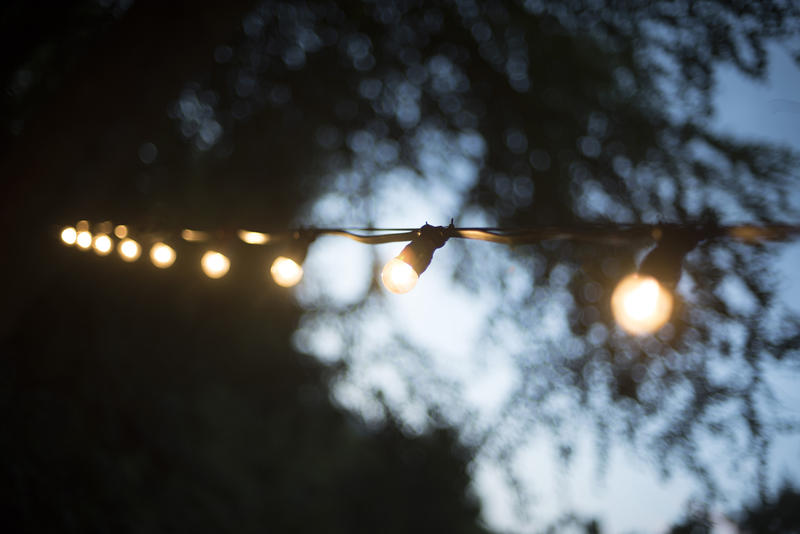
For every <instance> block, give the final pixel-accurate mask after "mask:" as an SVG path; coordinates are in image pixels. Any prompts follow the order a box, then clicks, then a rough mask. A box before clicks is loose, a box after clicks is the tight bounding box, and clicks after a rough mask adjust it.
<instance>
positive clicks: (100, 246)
mask: <svg viewBox="0 0 800 534" xmlns="http://www.w3.org/2000/svg"><path fill="white" fill-rule="evenodd" d="M92 247H94V251H95V252H96V253H97V254H99V255H100V256H106V255H107V254H108V253H109V252H111V249H112V248H113V247H114V243H113V242H112V241H111V238H110V237H108V236H107V235H106V234H97V235H96V236H94V240H93V242H92Z"/></svg>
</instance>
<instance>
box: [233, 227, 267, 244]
mask: <svg viewBox="0 0 800 534" xmlns="http://www.w3.org/2000/svg"><path fill="white" fill-rule="evenodd" d="M237 234H238V235H239V239H241V240H242V241H244V242H245V243H247V244H249V245H263V244H265V243H267V242H269V234H264V233H262V232H251V231H249V230H239V231H238V232H237Z"/></svg>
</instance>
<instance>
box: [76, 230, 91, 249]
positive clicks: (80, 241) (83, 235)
mask: <svg viewBox="0 0 800 534" xmlns="http://www.w3.org/2000/svg"><path fill="white" fill-rule="evenodd" d="M75 243H76V244H77V245H78V248H81V249H83V250H88V249H89V247H91V246H92V233H91V232H89V231H88V230H80V231H79V232H78V234H77V235H76V236H75Z"/></svg>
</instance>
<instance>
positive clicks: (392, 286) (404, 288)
mask: <svg viewBox="0 0 800 534" xmlns="http://www.w3.org/2000/svg"><path fill="white" fill-rule="evenodd" d="M418 279H419V275H418V274H417V271H415V270H414V268H413V267H411V266H410V265H409V264H407V263H406V262H404V261H403V260H401V259H400V258H392V259H391V260H389V263H387V264H386V266H385V267H384V268H383V272H381V280H383V285H384V286H386V289H388V290H389V291H391V292H392V293H397V294H401V293H408V292H409V291H411V290H412V289H414V286H415V285H417V280H418Z"/></svg>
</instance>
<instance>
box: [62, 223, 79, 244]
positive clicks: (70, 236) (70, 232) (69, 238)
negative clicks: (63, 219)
mask: <svg viewBox="0 0 800 534" xmlns="http://www.w3.org/2000/svg"><path fill="white" fill-rule="evenodd" d="M77 239H78V232H77V230H75V228H73V227H72V226H67V227H66V228H64V229H63V230H61V241H63V242H64V244H65V245H74V244H75V241H76V240H77Z"/></svg>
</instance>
